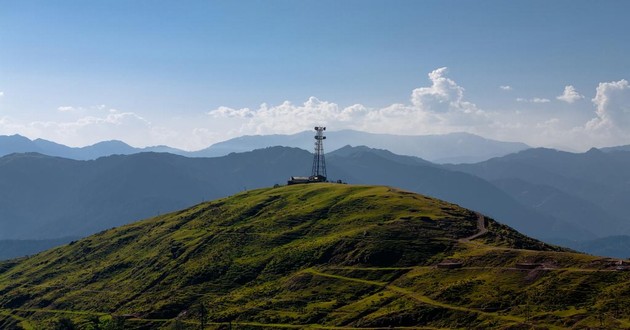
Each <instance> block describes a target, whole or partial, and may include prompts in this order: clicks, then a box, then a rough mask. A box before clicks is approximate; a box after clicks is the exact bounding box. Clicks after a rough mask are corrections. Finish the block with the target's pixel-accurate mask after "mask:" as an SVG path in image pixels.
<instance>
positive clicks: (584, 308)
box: [0, 183, 630, 329]
mask: <svg viewBox="0 0 630 330" xmlns="http://www.w3.org/2000/svg"><path fill="white" fill-rule="evenodd" d="M615 267H618V266H615V265H614V263H612V261H611V260H606V259H598V258H596V257H590V256H586V255H582V254H577V253H572V252H570V251H568V250H564V249H562V248H558V247H555V246H550V245H547V244H545V243H542V242H539V241H537V240H534V239H531V238H528V237H526V236H524V235H522V234H519V233H518V232H516V231H514V230H512V229H510V228H509V227H507V226H504V225H501V224H499V223H497V222H495V221H494V220H492V219H489V218H487V217H484V216H483V215H480V214H478V213H475V212H473V211H470V210H466V209H463V208H461V207H459V206H457V205H454V204H450V203H446V202H443V201H440V200H436V199H432V198H429V197H426V196H422V195H418V194H414V193H410V192H406V191H401V190H397V189H394V188H389V187H375V186H354V185H340V184H325V183H321V184H310V185H295V186H287V187H277V188H265V189H258V190H253V191H246V192H242V193H239V194H237V195H234V196H232V197H228V198H223V199H219V200H215V201H212V202H207V203H202V204H199V205H196V206H194V207H191V208H189V209H186V210H183V211H179V212H175V213H171V214H166V215H162V216H158V217H154V218H151V219H147V220H144V221H140V222H136V223H133V224H130V225H126V226H122V227H119V228H115V229H111V230H107V231H103V232H101V233H98V234H96V235H93V236H90V237H88V238H85V239H82V240H79V241H76V242H72V243H70V244H69V245H66V246H62V247H59V248H56V249H53V250H49V251H46V252H43V253H40V254H38V255H35V256H32V257H29V258H23V259H17V260H11V261H7V262H3V263H0V328H3V329H6V328H9V329H11V328H16V329H19V328H24V329H33V328H54V327H60V326H66V327H78V328H82V329H100V328H109V329H116V328H125V329H155V328H165V329H166V328H190V329H198V328H199V327H200V326H202V327H204V328H208V329H219V328H229V327H231V326H232V325H234V326H239V327H240V328H243V327H244V328H301V327H313V328H320V329H323V328H327V329H330V328H338V327H342V328H344V329H353V328H379V327H389V326H392V327H402V326H406V327H446V328H453V327H469V328H474V327H478V328H494V327H496V328H510V327H514V328H519V327H526V324H535V325H540V326H541V327H545V328H546V327H551V328H553V327H565V326H591V325H597V324H604V322H607V323H606V324H610V325H615V326H624V325H629V324H630V319H628V316H627V315H630V313H629V312H630V310H628V309H629V308H630V307H628V306H630V298H629V297H630V292H629V291H628V287H629V286H628V283H630V276H629V275H628V274H630V272H622V271H617V270H616V268H615ZM602 315H604V316H602ZM624 315H625V316H624ZM624 317H625V318H624ZM62 328H63V327H62Z"/></svg>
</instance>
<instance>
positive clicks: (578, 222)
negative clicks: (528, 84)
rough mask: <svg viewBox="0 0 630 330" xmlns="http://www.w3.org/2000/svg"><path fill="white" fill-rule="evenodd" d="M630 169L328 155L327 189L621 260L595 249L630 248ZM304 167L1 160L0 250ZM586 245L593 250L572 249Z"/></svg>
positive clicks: (557, 157)
mask: <svg viewBox="0 0 630 330" xmlns="http://www.w3.org/2000/svg"><path fill="white" fill-rule="evenodd" d="M628 158H629V157H628V154H627V153H623V152H615V153H603V152H600V151H598V150H591V151H590V152H588V153H584V154H571V153H564V152H558V151H554V150H548V149H533V150H528V151H523V152H521V153H518V154H514V155H509V156H506V157H503V158H495V159H492V160H489V161H487V162H484V163H478V164H472V165H437V164H433V163H430V162H428V161H426V160H423V159H421V158H418V157H411V156H401V155H396V154H394V153H391V152H389V151H386V150H380V149H372V148H368V147H350V146H346V147H342V148H340V149H338V150H336V151H334V152H331V153H328V154H327V160H328V173H329V178H330V179H332V180H337V179H341V180H344V181H346V182H350V183H355V184H387V185H391V186H396V187H401V188H403V189H407V190H410V191H414V192H419V193H422V194H426V195H429V196H434V197H437V198H440V199H443V200H447V201H450V202H454V203H457V204H459V205H461V206H463V207H466V208H470V209H473V210H476V211H479V212H483V213H484V214H487V215H489V216H492V217H495V218H497V219H501V221H504V222H505V223H506V224H508V225H510V226H512V227H513V228H515V229H517V230H520V231H522V232H524V233H526V234H528V235H531V236H533V237H536V238H539V239H543V240H545V241H548V242H556V243H559V244H566V245H569V246H572V247H576V248H578V249H583V250H584V251H587V252H591V253H601V251H607V252H606V253H607V255H611V256H612V255H614V256H621V257H623V256H624V254H625V255H627V251H626V250H625V249H622V248H619V249H618V250H616V251H611V249H605V250H602V249H601V248H598V247H597V244H598V243H600V244H606V245H608V246H611V247H613V248H614V247H623V246H624V243H623V238H624V237H628V236H623V235H627V233H628V227H629V223H628V220H627V217H626V216H625V209H624V205H625V204H626V202H625V201H627V197H626V196H627V193H626V191H627V187H626V186H625V185H624V182H628V178H627V177H626V176H627V175H628V174H627V173H628V170H627V168H628V167H626V164H627V163H628V162H629V161H628ZM311 162H312V154H311V153H309V152H307V151H304V150H302V149H299V148H288V147H271V148H265V149H259V150H255V151H251V152H245V153H232V154H230V155H227V156H223V157H215V158H187V157H182V156H178V155H173V154H168V153H139V154H132V155H116V156H109V157H102V158H99V159H96V160H89V161H77V160H71V159H64V158H59V157H50V156H45V155H41V154H35V153H30V154H12V155H8V156H5V157H2V158H0V191H2V194H3V196H2V198H0V240H33V239H38V240H40V239H57V238H63V237H76V236H85V235H88V234H91V233H94V232H97V231H100V230H103V229H106V228H111V227H114V226H119V225H122V224H125V223H129V222H131V221H134V220H136V219H141V218H146V217H149V216H155V215H157V214H163V213H166V212H170V211H174V210H177V209H181V208H183V207H186V206H189V205H192V204H195V203H199V202H201V201H204V200H210V199H214V198H219V197H224V196H228V195H231V194H234V193H236V192H239V191H243V190H246V189H252V188H259V187H268V186H273V185H275V184H281V185H282V184H285V183H286V180H287V179H288V178H289V176H292V175H298V176H300V175H309V174H310V171H309V169H310V166H311ZM613 235H622V236H620V238H617V241H619V240H621V241H622V242H621V243H619V244H609V243H608V241H606V240H596V239H598V238H605V237H607V236H613ZM590 240H595V241H594V242H595V243H594V244H588V245H587V244H582V245H581V244H580V242H582V241H590ZM567 242H568V243H567ZM4 243H5V244H18V243H17V241H10V242H4ZM5 246H7V245H5ZM8 250H12V251H20V249H19V248H11V249H8ZM16 253H17V254H13V255H12V256H19V255H23V254H28V253H32V250H28V251H26V250H24V253H22V254H20V253H18V252H16Z"/></svg>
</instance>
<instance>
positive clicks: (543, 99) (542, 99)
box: [516, 97, 551, 103]
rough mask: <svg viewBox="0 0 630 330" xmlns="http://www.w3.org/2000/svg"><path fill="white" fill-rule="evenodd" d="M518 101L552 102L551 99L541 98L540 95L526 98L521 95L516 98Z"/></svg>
mask: <svg viewBox="0 0 630 330" xmlns="http://www.w3.org/2000/svg"><path fill="white" fill-rule="evenodd" d="M516 102H522V103H549V102H551V100H550V99H545V98H540V97H534V98H531V99H525V98H522V97H519V98H517V99H516Z"/></svg>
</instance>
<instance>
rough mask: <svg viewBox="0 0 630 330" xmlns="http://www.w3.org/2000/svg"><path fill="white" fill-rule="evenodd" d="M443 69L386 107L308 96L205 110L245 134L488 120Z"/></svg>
mask: <svg viewBox="0 0 630 330" xmlns="http://www.w3.org/2000/svg"><path fill="white" fill-rule="evenodd" d="M446 73H447V68H446V67H443V68H439V69H436V70H434V71H432V72H430V73H429V74H428V78H429V81H430V83H431V84H430V85H429V86H427V87H420V88H416V89H414V90H413V91H412V93H411V96H410V100H409V103H407V104H402V103H398V104H392V105H390V106H388V107H384V108H377V109H375V108H368V107H366V106H364V105H362V104H354V105H351V106H348V107H340V106H339V105H338V104H336V103H332V102H327V101H321V100H319V99H317V98H316V97H310V98H309V99H308V100H307V101H306V102H304V103H303V104H298V105H296V104H292V103H291V102H288V101H285V102H284V103H281V104H279V105H276V106H269V105H267V104H262V105H261V106H260V107H259V108H258V109H249V108H242V109H233V108H229V107H219V108H217V109H214V110H211V111H210V112H209V113H208V114H209V115H210V117H211V118H213V119H217V120H226V121H232V122H235V123H241V124H240V127H239V128H238V129H237V130H236V132H238V133H241V134H245V133H247V132H249V133H250V134H251V133H254V134H274V133H296V132H299V131H303V130H308V129H311V128H312V127H313V126H316V125H328V126H331V127H336V128H350V129H358V130H366V131H371V132H377V133H396V134H430V133H445V132H449V131H458V130H474V129H475V127H476V126H478V125H479V124H480V123H483V122H486V121H487V115H486V113H485V112H484V111H482V110H480V109H478V108H477V106H476V105H475V104H474V103H472V102H469V101H467V100H466V99H465V97H464V91H465V90H464V88H463V87H461V86H459V85H458V84H457V83H456V82H455V81H453V80H452V79H450V78H448V77H447V76H446Z"/></svg>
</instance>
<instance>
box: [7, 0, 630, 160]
mask: <svg viewBox="0 0 630 330" xmlns="http://www.w3.org/2000/svg"><path fill="white" fill-rule="evenodd" d="M0 7H1V8H2V9H1V10H0V93H1V94H0V134H16V133H17V134H22V135H25V136H28V137H30V138H40V137H41V138H46V139H50V140H54V141H57V142H61V143H65V144H69V145H75V146H81V145H86V144H91V143H95V142H97V141H100V140H108V139H120V140H123V141H126V142H128V143H130V144H132V145H136V146H145V145H155V144H168V145H172V146H176V147H180V148H184V149H198V148H202V147H205V146H208V145H210V144H211V143H214V142H218V141H220V140H224V139H227V138H230V137H234V136H239V135H243V134H272V133H294V132H298V131H301V130H304V129H308V128H310V127H311V126H313V125H314V124H326V125H328V126H329V127H330V128H331V129H345V128H353V129H359V130H366V131H373V132H385V133H397V134H441V133H448V132H452V131H468V132H471V133H475V134H479V135H482V136H485V137H489V138H496V139H501V140H511V141H523V142H526V143H529V144H530V145H533V146H551V147H562V148H565V149H571V150H584V149H588V148H590V147H591V146H605V145H617V144H630V135H629V134H628V133H626V131H630V127H628V124H629V123H630V108H629V105H628V102H629V101H630V96H628V94H630V91H629V90H630V87H628V84H627V81H626V80H627V79H630V56H628V55H629V54H630V42H629V38H628V36H627V34H628V32H627V31H628V23H627V13H628V12H630V2H627V1H365V0H363V1H273V0H271V1H158V0H146V1H141V0H136V1H128V0H108V1H78V0H77V1H63V0H60V1H29V0H21V1H17V0H14V1H6V0H0ZM443 68H447V69H443ZM624 82H625V83H624ZM501 86H503V88H501ZM567 86H572V87H571V88H570V89H569V90H568V92H567V93H568V94H567V95H568V96H567V95H565V97H563V98H560V99H559V98H558V97H559V96H561V95H563V93H564V91H565V88H567ZM600 87H601V88H600Z"/></svg>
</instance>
